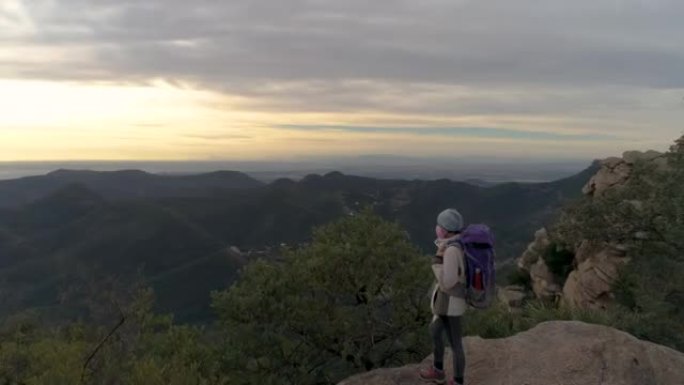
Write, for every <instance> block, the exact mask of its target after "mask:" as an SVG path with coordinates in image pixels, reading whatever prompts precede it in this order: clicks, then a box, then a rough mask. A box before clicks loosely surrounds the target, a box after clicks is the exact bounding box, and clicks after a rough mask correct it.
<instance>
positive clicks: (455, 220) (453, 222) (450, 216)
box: [437, 209, 463, 233]
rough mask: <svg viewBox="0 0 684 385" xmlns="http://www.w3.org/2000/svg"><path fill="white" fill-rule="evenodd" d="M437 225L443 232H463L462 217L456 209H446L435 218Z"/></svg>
mask: <svg viewBox="0 0 684 385" xmlns="http://www.w3.org/2000/svg"><path fill="white" fill-rule="evenodd" d="M437 224H438V225H439V226H440V227H442V228H443V229H444V230H446V231H449V232H452V233H455V232H458V231H461V230H463V216H461V213H459V212H458V211H457V210H456V209H446V210H444V211H442V212H441V213H439V215H438V216H437Z"/></svg>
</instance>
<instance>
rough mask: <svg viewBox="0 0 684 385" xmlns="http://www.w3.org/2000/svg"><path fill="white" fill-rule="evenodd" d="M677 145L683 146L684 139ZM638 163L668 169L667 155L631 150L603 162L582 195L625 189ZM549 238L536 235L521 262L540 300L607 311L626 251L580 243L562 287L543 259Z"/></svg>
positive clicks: (541, 233) (635, 203)
mask: <svg viewBox="0 0 684 385" xmlns="http://www.w3.org/2000/svg"><path fill="white" fill-rule="evenodd" d="M678 143H681V144H682V145H684V137H682V139H680V141H679V142H678ZM639 162H650V163H651V164H652V165H654V166H655V167H656V168H657V169H665V168H667V167H668V163H667V158H666V156H665V154H663V153H660V152H657V151H646V152H640V151H628V152H625V153H624V154H623V155H622V157H621V158H617V157H612V158H608V159H604V160H603V161H601V168H600V169H599V171H598V172H597V173H596V174H595V175H594V176H593V177H592V178H591V179H590V180H589V182H588V183H587V184H586V185H585V186H584V188H583V190H582V191H583V192H584V194H586V195H587V196H589V197H592V198H596V197H600V196H601V195H603V194H605V193H606V192H607V191H610V190H611V189H619V188H622V187H624V186H625V185H626V184H627V182H628V181H629V178H630V176H631V175H632V172H633V170H634V167H635V165H636V164H637V163H639ZM624 204H629V205H632V206H634V208H636V209H637V210H639V209H640V208H641V206H642V202H639V201H625V202H624ZM632 236H633V237H634V238H636V239H645V238H647V237H648V236H649V234H646V233H644V232H639V233H636V234H632ZM549 244H550V241H549V235H548V234H547V232H546V231H545V230H539V231H537V233H536V234H535V240H534V242H532V243H531V244H530V245H529V247H528V248H527V250H526V251H525V252H524V253H523V255H522V256H521V257H520V259H519V260H518V267H519V268H520V269H522V270H524V271H527V272H528V273H529V275H530V280H531V284H532V289H533V291H534V294H535V296H536V297H537V298H540V299H545V300H549V299H554V298H557V297H559V296H560V297H562V300H563V302H564V303H566V304H569V305H572V306H575V307H580V308H589V309H601V308H605V307H606V306H607V305H609V304H610V302H611V301H612V300H613V298H614V296H613V294H612V292H611V287H612V284H613V283H614V282H615V280H616V279H617V277H618V271H619V269H620V267H621V266H622V265H624V264H625V263H627V262H628V261H629V258H628V253H627V250H626V248H624V247H623V246H620V245H591V244H589V243H587V242H583V243H581V244H580V245H579V246H578V247H577V249H576V250H575V260H574V263H573V265H574V269H573V271H572V272H571V273H570V275H569V276H568V277H567V279H566V280H565V282H564V283H563V284H562V285H561V283H560V282H559V278H558V277H556V276H555V275H554V274H553V273H552V272H551V271H550V270H549V268H548V266H547V265H546V263H545V262H544V258H542V256H543V253H544V252H545V251H546V250H547V248H548V247H549Z"/></svg>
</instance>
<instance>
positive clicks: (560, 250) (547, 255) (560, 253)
mask: <svg viewBox="0 0 684 385" xmlns="http://www.w3.org/2000/svg"><path fill="white" fill-rule="evenodd" d="M542 258H544V262H546V266H548V268H549V270H550V271H551V272H552V273H553V274H554V275H555V276H556V277H558V278H559V280H560V281H561V282H564V281H565V279H566V278H568V275H569V274H570V272H571V271H572V268H573V261H574V260H575V253H573V252H572V251H571V250H569V249H568V248H567V247H565V246H561V245H558V244H556V243H552V244H550V245H549V246H548V247H547V248H546V250H545V251H544V254H543V255H542Z"/></svg>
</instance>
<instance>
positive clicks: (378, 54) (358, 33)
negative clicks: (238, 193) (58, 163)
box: [0, 0, 684, 161]
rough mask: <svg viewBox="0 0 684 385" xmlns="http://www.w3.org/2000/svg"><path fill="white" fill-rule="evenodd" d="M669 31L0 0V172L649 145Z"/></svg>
mask: <svg viewBox="0 0 684 385" xmlns="http://www.w3.org/2000/svg"><path fill="white" fill-rule="evenodd" d="M682 20H684V2H682V1H681V0H573V1H556V0H544V1H541V0H518V1H510V0H472V1H471V0H420V1H416V0H383V1H367V0H363V1H362V0H344V1H342V0H334V1H333V0H278V1H274V0H231V1H218V0H195V1H187V0H145V1H142V0H0V161H25V160H85V159H87V160H128V159H138V160H220V159H233V160H238V159H239V160H258V159H270V160H278V159H284V160H285V159H288V160H290V159H299V158H306V157H332V156H357V155H364V154H392V155H404V156H416V157H437V158H459V157H460V158H463V157H471V156H478V157H482V156H484V157H492V158H498V159H585V158H586V159H590V158H591V159H593V158H602V157H606V156H609V155H616V154H620V153H621V152H622V151H624V150H630V149H643V150H645V149H651V148H653V149H657V150H665V149H666V148H667V147H668V146H669V144H670V143H671V142H672V141H673V140H674V139H675V138H677V137H679V136H681V135H682V133H684V125H683V124H682V122H683V121H684V119H683V118H684V23H683V22H682Z"/></svg>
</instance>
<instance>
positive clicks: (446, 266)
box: [420, 209, 467, 385]
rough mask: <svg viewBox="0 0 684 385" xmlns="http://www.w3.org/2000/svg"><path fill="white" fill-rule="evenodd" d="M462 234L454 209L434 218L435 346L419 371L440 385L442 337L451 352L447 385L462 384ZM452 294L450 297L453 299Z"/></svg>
mask: <svg viewBox="0 0 684 385" xmlns="http://www.w3.org/2000/svg"><path fill="white" fill-rule="evenodd" d="M462 230H463V217H462V216H461V214H460V213H459V212H458V211H456V210H454V209H447V210H444V211H442V212H441V213H440V214H439V216H438V217H437V227H436V229H435V232H436V234H437V240H436V241H435V245H436V246H437V252H436V253H435V256H434V257H433V260H432V272H433V273H434V274H435V278H437V284H436V285H435V288H434V291H433V293H432V301H431V307H432V314H434V317H433V318H432V323H431V324H430V334H431V335H432V341H433V344H434V363H433V365H432V366H431V367H429V368H426V369H423V370H421V371H420V377H421V378H422V379H423V380H426V381H430V382H433V383H436V384H443V383H444V381H445V378H446V376H445V374H444V348H445V347H444V334H446V336H447V338H448V339H449V343H450V345H451V349H452V351H453V364H454V378H453V380H450V383H452V381H453V382H455V383H456V384H459V385H462V384H463V376H464V372H465V352H464V350H463V336H462V325H461V323H462V316H463V314H464V313H465V311H466V308H467V306H466V301H465V295H464V293H463V291H464V289H465V279H466V278H465V261H464V259H463V252H462V251H461V248H460V247H459V243H458V241H459V239H460V237H461V231H462ZM452 294H453V295H452Z"/></svg>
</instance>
